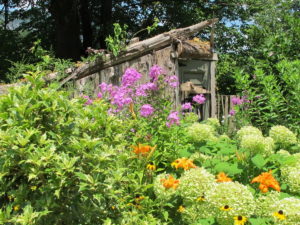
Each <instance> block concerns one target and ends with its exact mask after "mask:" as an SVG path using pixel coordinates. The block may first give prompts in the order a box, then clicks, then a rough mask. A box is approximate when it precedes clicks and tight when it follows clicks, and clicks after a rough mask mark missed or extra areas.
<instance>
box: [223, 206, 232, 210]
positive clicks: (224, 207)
mask: <svg viewBox="0 0 300 225" xmlns="http://www.w3.org/2000/svg"><path fill="white" fill-rule="evenodd" d="M220 209H221V210H223V211H229V210H232V208H230V207H229V205H224V206H222V207H221V208H220Z"/></svg>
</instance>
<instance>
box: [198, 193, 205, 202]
mask: <svg viewBox="0 0 300 225" xmlns="http://www.w3.org/2000/svg"><path fill="white" fill-rule="evenodd" d="M202 201H205V197H204V195H202V196H201V197H199V198H197V202H202Z"/></svg>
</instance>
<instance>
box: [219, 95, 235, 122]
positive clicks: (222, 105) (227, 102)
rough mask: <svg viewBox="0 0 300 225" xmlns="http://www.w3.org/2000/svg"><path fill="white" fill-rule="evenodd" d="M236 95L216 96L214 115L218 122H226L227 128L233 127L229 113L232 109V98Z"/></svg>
mask: <svg viewBox="0 0 300 225" xmlns="http://www.w3.org/2000/svg"><path fill="white" fill-rule="evenodd" d="M234 97H236V95H217V101H216V102H217V107H216V114H217V118H218V119H219V120H220V121H224V122H225V121H226V123H227V125H228V126H229V127H234V124H233V118H232V117H231V116H230V114H229V112H230V110H232V109H233V104H232V101H231V100H232V98H234Z"/></svg>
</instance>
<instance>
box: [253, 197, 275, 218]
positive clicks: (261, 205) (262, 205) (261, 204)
mask: <svg viewBox="0 0 300 225" xmlns="http://www.w3.org/2000/svg"><path fill="white" fill-rule="evenodd" d="M279 196H280V192H278V191H269V192H267V193H264V194H260V195H259V196H258V198H256V200H255V202H256V211H255V215H256V216H258V217H272V216H273V213H274V212H273V211H274V210H273V208H272V207H271V206H274V205H276V204H278V202H279Z"/></svg>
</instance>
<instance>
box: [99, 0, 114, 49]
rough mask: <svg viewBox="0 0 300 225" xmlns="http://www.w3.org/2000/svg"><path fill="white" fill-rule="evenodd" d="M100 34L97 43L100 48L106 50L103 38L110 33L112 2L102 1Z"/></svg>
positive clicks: (110, 0) (108, 0) (109, 0)
mask: <svg viewBox="0 0 300 225" xmlns="http://www.w3.org/2000/svg"><path fill="white" fill-rule="evenodd" d="M100 19H101V20H100V22H101V26H102V29H101V33H100V35H99V43H100V47H101V48H106V44H105V38H106V37H107V36H108V35H109V34H111V31H112V0H103V1H102V7H101V17H100Z"/></svg>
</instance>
